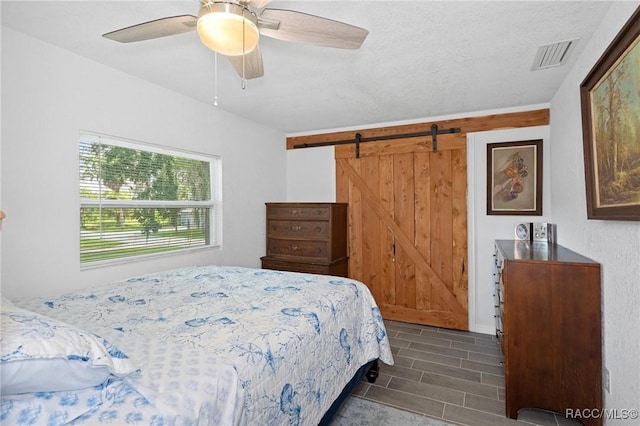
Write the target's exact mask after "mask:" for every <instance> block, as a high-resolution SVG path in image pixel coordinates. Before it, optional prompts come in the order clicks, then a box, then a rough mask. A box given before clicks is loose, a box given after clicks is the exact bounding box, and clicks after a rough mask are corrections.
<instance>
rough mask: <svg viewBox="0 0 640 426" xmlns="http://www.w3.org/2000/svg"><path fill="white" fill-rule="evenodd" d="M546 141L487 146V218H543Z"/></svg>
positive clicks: (536, 140) (490, 144) (501, 143)
mask: <svg viewBox="0 0 640 426" xmlns="http://www.w3.org/2000/svg"><path fill="white" fill-rule="evenodd" d="M542 158H543V157H542V139H535V140H527V141H516V142H499V143H489V144H487V215H515V216H542Z"/></svg>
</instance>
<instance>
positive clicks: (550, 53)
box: [531, 39, 578, 71]
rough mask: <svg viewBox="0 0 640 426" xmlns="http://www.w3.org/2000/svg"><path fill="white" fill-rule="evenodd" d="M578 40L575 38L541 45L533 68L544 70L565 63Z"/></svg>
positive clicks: (533, 69) (534, 69)
mask: <svg viewBox="0 0 640 426" xmlns="http://www.w3.org/2000/svg"><path fill="white" fill-rule="evenodd" d="M577 41H578V39H573V40H566V41H559V42H557V43H551V44H545V45H542V46H540V47H539V48H538V53H536V58H535V60H534V61H533V66H532V67H531V70H532V71H536V70H543V69H546V68H553V67H559V66H560V65H562V64H564V63H565V61H566V60H567V58H568V57H569V53H570V51H571V48H572V47H573V46H574V45H575V44H576V43H577Z"/></svg>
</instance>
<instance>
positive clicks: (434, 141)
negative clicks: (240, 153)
mask: <svg viewBox="0 0 640 426" xmlns="http://www.w3.org/2000/svg"><path fill="white" fill-rule="evenodd" d="M448 133H460V128H459V127H455V128H449V129H438V125H437V124H432V125H431V130H430V131H428V132H415V133H403V134H399V135H387V136H372V137H369V138H363V137H362V135H361V134H360V133H356V134H355V136H354V138H353V139H345V140H341V141H331V142H315V143H301V144H298V145H294V146H293V147H294V148H313V147H317V146H332V145H347V144H352V143H354V144H356V158H360V144H361V143H365V142H376V141H386V140H391V139H406V138H415V137H420V136H431V146H432V148H433V152H438V135H443V134H448Z"/></svg>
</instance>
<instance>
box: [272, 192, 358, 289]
mask: <svg viewBox="0 0 640 426" xmlns="http://www.w3.org/2000/svg"><path fill="white" fill-rule="evenodd" d="M260 260H262V267H263V268H265V269H276V270H280V271H294V272H308V273H312V274H324V275H337V276H342V277H346V276H347V275H348V265H349V263H348V260H349V259H348V257H347V204H346V203H267V255H266V256H264V257H261V258H260Z"/></svg>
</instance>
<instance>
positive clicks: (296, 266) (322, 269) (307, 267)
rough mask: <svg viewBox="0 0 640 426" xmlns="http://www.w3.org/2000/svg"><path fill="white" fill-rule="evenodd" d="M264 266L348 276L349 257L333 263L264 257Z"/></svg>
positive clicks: (277, 269) (283, 269)
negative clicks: (291, 260) (290, 260)
mask: <svg viewBox="0 0 640 426" xmlns="http://www.w3.org/2000/svg"><path fill="white" fill-rule="evenodd" d="M261 260H262V268H263V269H272V270H276V271H291V272H304V273H307V274H322V275H336V276H339V277H346V276H347V275H348V274H347V271H348V259H347V258H344V259H341V260H339V261H337V262H331V263H309V262H289V261H286V260H281V259H273V258H269V257H268V256H265V257H262V258H261Z"/></svg>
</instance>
